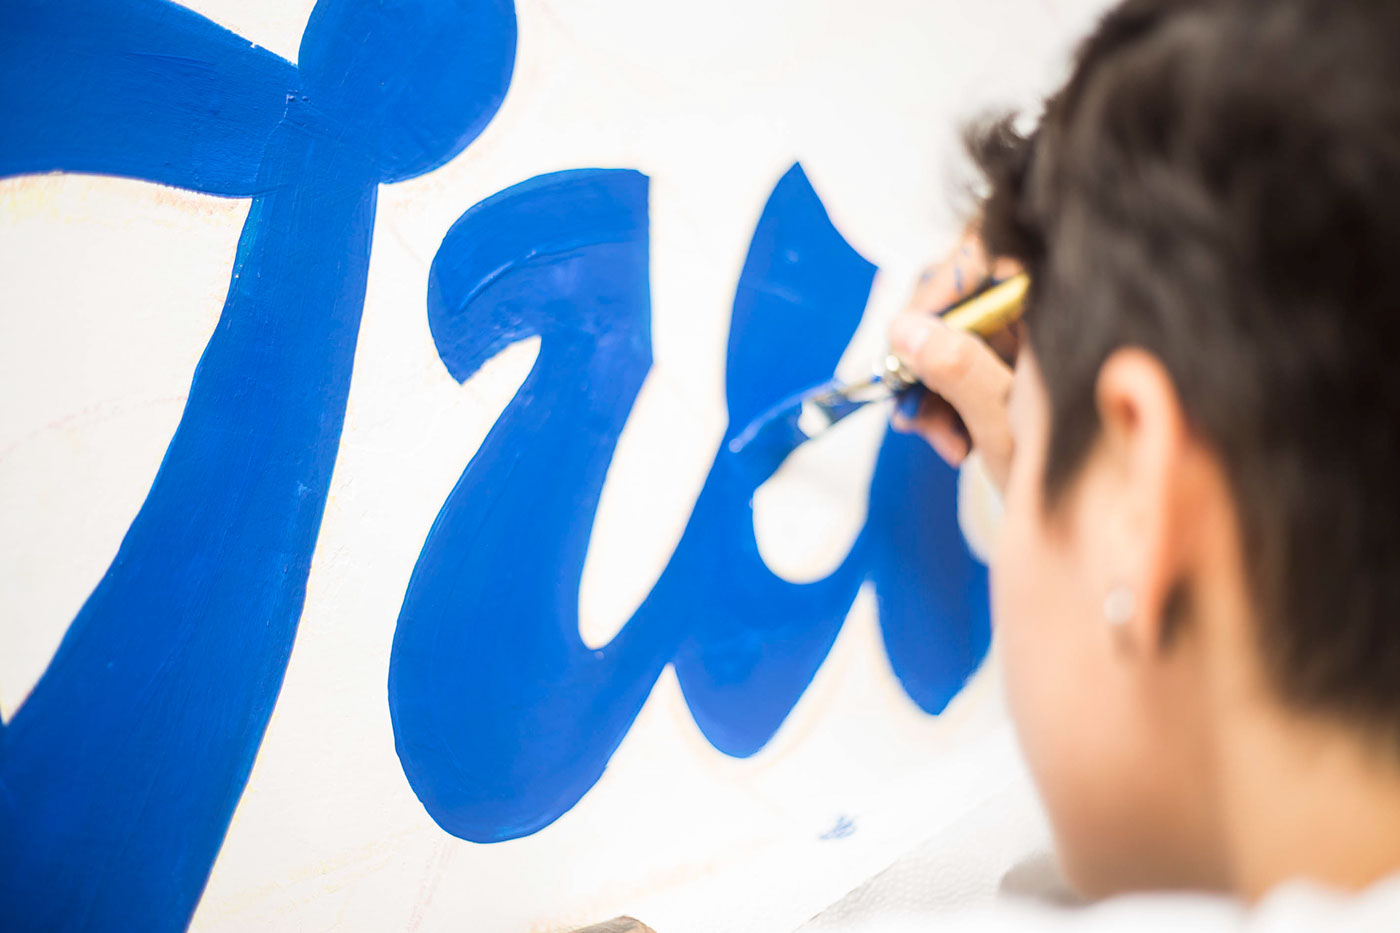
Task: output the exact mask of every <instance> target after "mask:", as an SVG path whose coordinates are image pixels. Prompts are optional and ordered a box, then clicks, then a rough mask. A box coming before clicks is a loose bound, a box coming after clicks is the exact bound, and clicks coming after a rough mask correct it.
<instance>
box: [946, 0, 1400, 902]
mask: <svg viewBox="0 0 1400 933" xmlns="http://www.w3.org/2000/svg"><path fill="white" fill-rule="evenodd" d="M1397 39H1400V4H1397V3H1395V2H1392V0H1130V2H1127V3H1125V4H1123V5H1122V6H1120V7H1119V8H1117V9H1116V10H1115V11H1113V12H1111V13H1110V14H1109V15H1108V16H1107V17H1106V18H1105V19H1104V20H1103V21H1102V23H1101V25H1100V26H1099V28H1098V29H1097V31H1096V32H1095V33H1094V34H1093V35H1092V36H1091V37H1090V38H1089V39H1088V40H1087V41H1086V42H1085V44H1084V45H1083V47H1082V49H1081V51H1080V54H1079V56H1078V59H1077V64H1076V67H1075V69H1074V72H1073V74H1072V76H1071V78H1070V79H1069V81H1068V83H1067V84H1066V86H1065V87H1064V88H1063V89H1062V90H1061V91H1060V92H1059V93H1057V94H1056V95H1055V96H1054V97H1052V98H1051V99H1050V100H1049V101H1048V102H1047V104H1046V108H1045V112H1044V114H1043V116H1042V118H1041V120H1040V123H1039V125H1038V127H1037V128H1035V129H1034V130H1033V131H1032V132H1029V133H1027V134H1021V133H1018V132H1017V130H1016V129H1015V127H1014V124H1013V123H1012V122H1011V121H1009V120H1004V121H999V122H996V123H992V124H987V125H985V126H983V127H981V128H980V129H978V130H975V131H974V132H973V133H972V134H971V136H970V139H971V144H972V151H973V154H974V157H975V158H976V159H977V161H978V162H979V163H980V165H981V166H982V168H983V170H984V172H985V173H986V175H987V177H988V180H989V183H990V194H989V196H988V198H987V200H986V203H985V209H984V217H983V221H982V224H983V229H982V233H983V237H984V241H985V242H986V244H987V248H988V250H989V252H991V253H992V254H996V255H1003V256H1009V257H1013V258H1016V259H1019V260H1020V261H1021V262H1022V263H1023V264H1024V265H1025V267H1026V268H1027V270H1028V271H1029V273H1030V275H1031V279H1032V283H1033V284H1032V292H1031V298H1030V302H1029V305H1028V311H1027V318H1026V324H1025V336H1026V342H1027V343H1028V346H1029V351H1028V352H1023V353H1022V354H1021V357H1020V359H1019V360H1018V364H1017V375H1016V388H1015V390H1014V392H1013V401H1012V426H1013V432H1014V434H1015V441H1016V456H1015V458H1014V461H1013V465H1012V471H1011V476H1010V479H1009V482H1008V487H1007V492H1006V518H1005V520H1004V523H1003V527H1002V532H1001V538H1000V542H999V544H998V550H997V553H996V555H995V558H994V561H993V606H994V618H995V620H996V624H997V626H998V628H999V634H998V637H999V639H1000V640H1001V645H1002V651H1003V659H1004V663H1005V666H1006V672H1007V674H1006V679H1007V683H1008V695H1009V701H1010V704H1011V707H1012V712H1013V715H1014V716H1015V718H1016V721H1017V725H1018V729H1019V732H1020V736H1021V739H1022V742H1023V745H1024V747H1025V750H1026V753H1027V757H1028V760H1029V761H1030V764H1031V767H1032V770H1033V772H1034V773H1035V776H1036V779H1037V782H1038V784H1039V786H1040V788H1041V791H1042V794H1043V796H1044V798H1045V800H1046V803H1047V806H1048V809H1049V810H1050V813H1051V817H1052V821H1053V823H1054V825H1055V830H1056V835H1057V839H1058V842H1059V845H1060V850H1061V856H1062V859H1063V861H1064V864H1065V868H1066V871H1067V874H1068V875H1069V878H1070V880H1071V881H1072V882H1073V883H1075V884H1076V885H1077V886H1079V887H1080V888H1081V889H1084V890H1086V891H1087V892H1089V893H1108V892H1112V891H1116V890H1122V889H1126V888H1138V887H1161V886H1178V885H1186V886H1205V887H1229V886H1230V885H1231V884H1232V883H1233V882H1232V879H1231V878H1230V877H1229V867H1228V865H1227V859H1226V856H1225V854H1224V849H1225V847H1226V840H1225V839H1224V838H1223V836H1222V833H1223V830H1222V820H1221V812H1220V807H1221V806H1222V805H1223V802H1222V800H1221V799H1220V796H1219V794H1218V793H1217V790H1218V788H1217V787H1216V786H1215V781H1216V777H1217V775H1218V773H1219V770H1220V769H1221V768H1222V767H1224V764H1223V763H1222V762H1223V759H1224V758H1226V757H1228V755H1229V754H1230V752H1229V750H1228V749H1224V748H1222V732H1221V730H1222V728H1224V726H1223V725H1222V724H1224V723H1227V722H1229V721H1231V720H1232V718H1234V717H1236V716H1237V714H1240V713H1241V712H1242V711H1245V710H1251V711H1253V713H1257V714H1258V715H1259V716H1269V715H1276V716H1277V717H1279V719H1280V720H1281V721H1284V722H1293V721H1297V722H1306V723H1309V724H1310V725H1318V726H1319V727H1321V728H1327V729H1332V728H1335V729H1339V730H1348V731H1349V732H1350V733H1352V734H1354V735H1355V736H1356V737H1358V740H1360V741H1365V742H1369V743H1372V744H1373V745H1374V746H1375V747H1376V748H1381V749H1385V750H1386V753H1395V754H1396V755H1400V435H1397V433H1396V427H1397V424H1396V414H1397V413H1400V48H1397V46H1396V42H1397ZM1237 739H1239V736H1237V735H1235V736H1231V740H1232V741H1234V740H1237Z"/></svg>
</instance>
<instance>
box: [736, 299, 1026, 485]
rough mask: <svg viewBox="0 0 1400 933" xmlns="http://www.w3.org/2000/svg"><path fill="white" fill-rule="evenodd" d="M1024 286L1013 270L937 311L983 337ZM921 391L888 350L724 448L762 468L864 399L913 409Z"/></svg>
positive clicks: (1005, 317) (1008, 314) (1015, 303)
mask: <svg viewBox="0 0 1400 933" xmlns="http://www.w3.org/2000/svg"><path fill="white" fill-rule="evenodd" d="M1029 287H1030V280H1029V279H1028V278H1027V277H1026V276H1025V275H1024V274H1021V275H1014V276H1012V277H1010V278H1008V279H1004V280H1002V281H1000V282H996V283H993V284H992V285H991V286H989V287H988V288H985V289H983V290H982V291H980V292H977V293H976V294H974V295H972V296H971V297H969V298H966V299H964V300H963V301H960V302H958V303H957V304H955V305H953V306H952V307H950V308H948V309H947V310H946V311H944V312H943V313H942V314H941V315H940V316H941V318H942V320H943V323H945V324H947V325H948V326H949V327H953V328H956V329H958V330H965V331H968V332H970V333H974V334H977V335H978V336H981V337H989V336H991V335H992V334H995V333H997V332H998V331H1001V330H1004V329H1005V328H1007V327H1008V326H1010V325H1011V324H1013V323H1014V322H1015V321H1016V319H1017V318H1019V317H1020V316H1021V311H1022V309H1023V308H1024V307H1025V301H1026V292H1027V290H1028V289H1029ZM927 392H928V390H927V389H926V388H924V386H923V385H922V384H921V383H920V382H919V380H918V379H917V378H916V377H915V376H914V374H913V373H912V372H910V371H909V369H908V368H907V367H905V365H904V364H903V363H901V362H900V360H899V358H898V357H896V356H895V355H894V354H893V353H888V354H886V355H885V357H884V358H883V359H881V360H880V362H879V363H877V364H876V365H875V367H874V371H873V372H872V373H871V375H870V376H869V377H867V378H865V379H861V380H858V381H856V382H843V381H842V380H840V379H830V380H828V381H826V382H823V383H821V384H819V385H815V386H812V387H811V388H809V389H806V390H804V391H802V392H799V393H797V394H796V395H792V396H789V397H788V398H786V399H784V400H783V401H781V402H779V403H778V404H776V405H774V406H773V407H772V408H770V409H768V410H767V411H766V412H764V413H763V414H761V415H759V416H758V417H757V418H755V419H754V420H753V421H752V422H750V423H749V425H748V427H746V428H744V430H742V431H740V432H739V433H738V434H736V435H734V437H733V439H732V440H730V442H729V452H730V453H732V454H734V455H736V456H737V457H739V458H740V460H739V462H740V465H741V466H742V465H743V464H746V463H747V464H751V465H753V467H754V472H755V473H758V472H762V470H761V468H760V465H769V466H771V467H772V468H774V469H776V467H777V465H778V464H780V463H782V461H783V460H784V459H786V458H787V456H788V455H789V454H791V453H792V452H793V451H794V450H796V449H797V448H798V447H799V446H801V445H802V444H804V443H806V442H807V441H809V440H811V439H812V438H814V437H818V436H820V435H821V434H823V433H825V432H826V431H827V430H828V429H830V428H831V426H832V425H834V424H836V423H837V422H838V421H841V420H842V419H844V418H845V417H847V416H848V415H850V414H852V413H853V412H856V411H859V410H860V409H862V408H864V407H865V406H866V405H869V404H870V403H872V402H883V401H886V400H889V399H896V400H897V401H898V404H899V405H900V407H901V409H902V410H906V411H913V410H916V409H917V407H918V403H919V400H920V399H921V398H922V397H923V395H924V394H925V393H927ZM906 406H908V407H907V408H906ZM769 472H771V470H770V471H769Z"/></svg>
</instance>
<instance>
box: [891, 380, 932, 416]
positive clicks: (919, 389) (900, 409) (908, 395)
mask: <svg viewBox="0 0 1400 933" xmlns="http://www.w3.org/2000/svg"><path fill="white" fill-rule="evenodd" d="M927 394H928V390H927V389H925V388H924V387H923V386H910V387H909V388H907V389H905V390H904V391H903V392H901V393H899V400H898V401H896V402H895V406H894V411H895V414H896V415H897V416H898V417H900V418H903V419H904V420H905V421H913V420H914V419H915V418H917V417H918V416H919V406H920V405H922V404H923V403H924V396H925V395H927Z"/></svg>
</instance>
